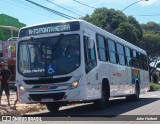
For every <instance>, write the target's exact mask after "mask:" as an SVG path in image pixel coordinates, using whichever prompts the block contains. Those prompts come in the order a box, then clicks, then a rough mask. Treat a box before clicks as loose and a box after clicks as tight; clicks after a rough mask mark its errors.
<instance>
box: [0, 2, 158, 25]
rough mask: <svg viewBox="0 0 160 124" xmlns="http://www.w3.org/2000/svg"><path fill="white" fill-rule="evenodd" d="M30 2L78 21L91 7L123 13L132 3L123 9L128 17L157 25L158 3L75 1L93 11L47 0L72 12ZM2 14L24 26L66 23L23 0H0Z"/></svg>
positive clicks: (42, 3) (45, 3) (50, 4)
mask: <svg viewBox="0 0 160 124" xmlns="http://www.w3.org/2000/svg"><path fill="white" fill-rule="evenodd" d="M32 1H33V2H36V3H38V4H41V5H43V6H46V7H48V8H51V9H53V10H56V11H59V12H61V13H64V14H67V15H70V16H72V17H74V18H79V17H81V16H85V15H86V14H89V15H91V14H92V13H93V12H94V10H95V9H94V8H101V7H106V8H108V9H110V8H113V9H115V10H123V9H124V8H126V7H127V6H129V5H131V4H133V3H135V4H133V5H132V6H130V7H128V8H127V9H125V10H123V12H124V13H125V14H126V15H127V16H130V15H132V16H134V17H135V18H136V19H137V21H139V23H141V24H142V23H147V22H149V21H154V22H156V23H160V0H149V1H145V0H77V1H79V2H82V3H84V4H86V5H89V6H92V7H94V8H91V7H87V6H84V5H82V4H80V3H78V2H75V1H74V0H49V1H51V2H54V3H56V4H58V5H60V6H63V7H65V8H66V9H68V10H70V11H72V12H69V11H67V10H65V9H62V8H60V7H58V6H56V5H54V4H53V3H50V2H47V0H32ZM1 13H3V14H7V15H9V16H12V17H15V18H17V19H19V21H20V22H22V23H24V24H26V25H27V26H30V25H34V24H39V23H44V22H51V21H58V20H66V18H64V17H61V16H58V15H56V14H53V13H51V12H47V11H45V10H43V9H41V8H39V7H37V6H35V5H32V4H31V3H29V2H27V1H26V0H0V14H1ZM145 15H156V16H145Z"/></svg>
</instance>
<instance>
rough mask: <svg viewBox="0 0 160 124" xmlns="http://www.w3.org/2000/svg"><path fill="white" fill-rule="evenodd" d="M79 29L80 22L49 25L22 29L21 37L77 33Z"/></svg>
mask: <svg viewBox="0 0 160 124" xmlns="http://www.w3.org/2000/svg"><path fill="white" fill-rule="evenodd" d="M79 29H80V26H79V22H78V21H74V22H66V23H49V24H45V25H38V26H33V27H28V28H24V29H21V30H20V33H19V37H26V36H33V35H40V34H48V33H59V32H69V31H77V30H79Z"/></svg>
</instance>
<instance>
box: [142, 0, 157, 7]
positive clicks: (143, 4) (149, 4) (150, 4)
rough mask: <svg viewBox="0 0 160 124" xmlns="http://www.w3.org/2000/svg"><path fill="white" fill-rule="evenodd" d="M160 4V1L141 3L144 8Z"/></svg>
mask: <svg viewBox="0 0 160 124" xmlns="http://www.w3.org/2000/svg"><path fill="white" fill-rule="evenodd" d="M159 3H160V0H148V1H145V0H144V1H142V2H139V4H140V5H142V6H152V5H154V4H159Z"/></svg>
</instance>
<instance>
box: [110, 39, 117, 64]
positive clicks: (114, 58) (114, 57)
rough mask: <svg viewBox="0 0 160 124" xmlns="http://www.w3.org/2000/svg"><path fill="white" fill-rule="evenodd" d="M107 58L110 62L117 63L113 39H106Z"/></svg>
mask: <svg viewBox="0 0 160 124" xmlns="http://www.w3.org/2000/svg"><path fill="white" fill-rule="evenodd" d="M108 48H109V59H110V62H111V63H114V64H116V63H117V57H116V46H115V42H114V41H113V40H110V39H108Z"/></svg>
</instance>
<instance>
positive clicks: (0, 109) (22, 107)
mask: <svg viewBox="0 0 160 124" xmlns="http://www.w3.org/2000/svg"><path fill="white" fill-rule="evenodd" d="M15 99H16V94H15V92H10V104H11V105H10V106H8V103H7V98H6V96H5V94H4V93H3V95H2V98H1V106H0V115H24V114H26V113H30V112H38V111H43V110H45V109H46V106H45V105H41V104H21V103H19V102H17V105H16V108H17V110H14V109H13V104H14V101H15Z"/></svg>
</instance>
